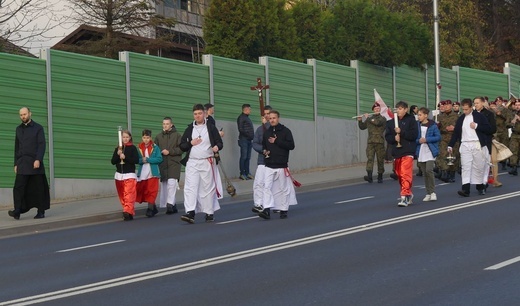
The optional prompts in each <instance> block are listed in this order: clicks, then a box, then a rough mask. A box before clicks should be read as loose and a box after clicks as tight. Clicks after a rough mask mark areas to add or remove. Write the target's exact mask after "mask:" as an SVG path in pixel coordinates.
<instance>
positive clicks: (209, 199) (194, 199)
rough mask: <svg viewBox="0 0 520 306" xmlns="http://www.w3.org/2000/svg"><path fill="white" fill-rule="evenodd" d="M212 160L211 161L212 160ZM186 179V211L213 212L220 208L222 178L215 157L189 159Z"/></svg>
mask: <svg viewBox="0 0 520 306" xmlns="http://www.w3.org/2000/svg"><path fill="white" fill-rule="evenodd" d="M210 160H211V162H210ZM185 171H186V172H185V179H184V209H185V211H186V212H188V211H195V213H199V212H202V213H206V214H210V215H211V214H213V213H214V212H215V211H217V210H219V209H220V205H219V203H218V199H221V198H222V196H223V193H222V180H221V179H220V173H219V171H218V167H217V165H216V164H215V161H214V159H213V158H211V159H210V158H208V159H192V158H190V159H188V162H187V164H186V170H185Z"/></svg>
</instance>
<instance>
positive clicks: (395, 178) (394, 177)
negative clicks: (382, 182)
mask: <svg viewBox="0 0 520 306" xmlns="http://www.w3.org/2000/svg"><path fill="white" fill-rule="evenodd" d="M390 177H391V178H392V179H394V180H396V181H397V180H398V179H399V177H398V176H397V173H395V171H393V172H392V173H390Z"/></svg>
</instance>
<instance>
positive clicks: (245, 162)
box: [238, 139, 253, 176]
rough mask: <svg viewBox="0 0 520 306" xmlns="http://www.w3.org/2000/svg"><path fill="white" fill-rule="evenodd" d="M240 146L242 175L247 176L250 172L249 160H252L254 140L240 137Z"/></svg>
mask: <svg viewBox="0 0 520 306" xmlns="http://www.w3.org/2000/svg"><path fill="white" fill-rule="evenodd" d="M238 146H239V147H240V164H239V167H240V175H245V176H247V175H248V174H250V173H251V172H249V161H250V160H251V149H252V148H253V142H252V141H251V140H247V139H239V140H238Z"/></svg>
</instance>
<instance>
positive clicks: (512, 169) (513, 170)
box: [509, 166, 518, 176]
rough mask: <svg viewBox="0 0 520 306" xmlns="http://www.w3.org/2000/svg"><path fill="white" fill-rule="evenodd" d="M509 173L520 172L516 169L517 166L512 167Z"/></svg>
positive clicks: (515, 173)
mask: <svg viewBox="0 0 520 306" xmlns="http://www.w3.org/2000/svg"><path fill="white" fill-rule="evenodd" d="M509 174H511V175H515V176H516V175H518V172H517V171H516V166H513V167H511V171H509Z"/></svg>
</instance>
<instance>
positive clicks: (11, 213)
mask: <svg viewBox="0 0 520 306" xmlns="http://www.w3.org/2000/svg"><path fill="white" fill-rule="evenodd" d="M7 214H8V215H9V216H10V217H13V218H14V219H15V220H20V213H19V212H17V211H16V210H10V211H8V212H7Z"/></svg>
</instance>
